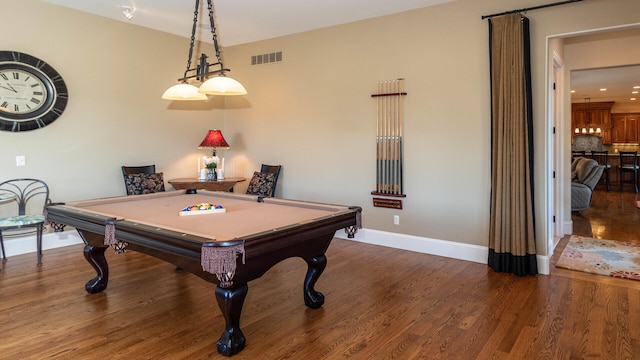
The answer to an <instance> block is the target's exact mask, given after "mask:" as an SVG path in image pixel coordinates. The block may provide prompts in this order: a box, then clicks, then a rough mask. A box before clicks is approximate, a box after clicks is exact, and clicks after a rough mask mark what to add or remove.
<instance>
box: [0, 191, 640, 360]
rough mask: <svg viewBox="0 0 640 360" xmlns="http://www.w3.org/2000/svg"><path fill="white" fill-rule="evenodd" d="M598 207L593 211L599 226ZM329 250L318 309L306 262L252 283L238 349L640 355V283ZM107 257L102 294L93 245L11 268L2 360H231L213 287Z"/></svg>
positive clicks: (297, 354) (370, 354)
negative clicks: (87, 252) (306, 299)
mask: <svg viewBox="0 0 640 360" xmlns="http://www.w3.org/2000/svg"><path fill="white" fill-rule="evenodd" d="M610 197H611V199H614V198H615V196H614V195H613V194H612V195H611V196H610ZM623 198H626V196H624V195H623ZM595 201H598V202H599V201H600V199H599V198H594V202H595ZM602 201H604V202H606V201H609V200H606V201H605V200H602ZM611 201H614V200H611ZM596 211H598V210H597V209H596V208H595V207H594V208H593V210H592V211H591V209H590V211H585V212H584V213H583V214H582V215H581V216H583V217H584V218H585V219H587V220H588V221H589V222H590V223H591V226H592V227H593V225H594V223H597V222H596V221H595V217H591V218H590V216H591V215H592V214H591V213H592V212H593V213H595V212H596ZM634 213H635V214H636V216H637V211H634ZM594 216H595V215H594ZM598 221H604V220H598ZM603 226H604V225H598V226H596V230H594V231H595V232H596V233H599V232H600V231H603V232H604V234H605V235H606V236H607V237H608V236H609V234H613V233H609V232H608V230H606V231H605V230H598V229H600V227H603ZM627 227H628V228H629V227H631V226H627ZM634 227H636V228H637V225H635V226H634ZM604 228H607V226H604ZM585 229H586V226H585ZM607 229H608V228H607ZM612 231H613V230H612ZM620 231H622V232H624V231H627V233H628V235H629V236H631V235H632V232H634V231H638V230H637V229H634V230H632V229H628V230H620ZM558 255H559V253H556V255H555V256H554V259H555V258H557V256H558ZM327 257H328V265H327V268H326V270H325V272H324V274H323V275H322V277H320V280H319V281H318V284H317V286H316V288H317V289H318V290H320V291H322V292H323V293H324V294H325V296H326V302H325V304H324V306H323V307H322V308H320V309H318V310H311V309H308V308H306V307H305V306H304V303H303V298H302V291H301V290H302V281H303V278H304V272H305V271H306V264H305V263H304V262H303V261H302V260H301V259H297V258H295V259H288V260H286V261H284V262H282V263H280V264H278V265H277V266H275V267H274V268H273V269H271V270H270V271H269V272H267V273H266V274H265V275H264V276H263V277H262V278H260V279H258V280H256V281H253V282H251V283H249V293H248V295H247V299H246V301H245V306H244V310H243V314H242V323H241V325H242V329H243V332H244V334H245V336H246V337H247V347H246V348H245V349H244V350H243V351H242V352H241V353H239V354H238V355H235V356H234V357H233V358H235V359H456V360H459V359H584V358H589V359H616V360H618V359H640V326H639V324H640V282H636V281H631V280H624V279H614V278H607V277H604V276H595V275H588V274H583V273H579V272H575V271H569V270H564V269H556V268H553V269H552V272H551V275H549V276H544V275H539V276H534V277H517V276H513V275H509V274H501V273H495V272H494V271H492V270H490V269H489V268H488V267H487V266H486V265H484V264H478V263H472V262H465V261H460V260H454V259H448V258H444V257H437V256H431V255H425V254H420V253H414V252H409V251H403V250H397V249H391V248H385V247H380V246H374V245H368V244H362V243H358V242H354V241H347V240H341V239H335V240H334V241H333V243H332V245H331V246H330V247H329V251H328V253H327ZM107 259H108V261H109V263H110V275H111V278H110V283H109V288H108V289H107V290H106V291H105V292H103V293H100V294H95V295H90V294H88V293H86V292H85V290H84V283H85V282H86V281H87V280H88V279H89V278H91V277H93V276H94V275H95V273H94V272H93V269H92V268H91V266H90V265H89V264H88V263H87V262H86V261H85V259H84V257H83V255H82V246H78V245H75V246H70V247H66V248H60V249H55V250H47V251H45V254H44V258H43V262H44V264H43V266H42V267H40V268H38V267H36V264H35V263H36V261H35V255H34V254H27V255H19V256H14V257H11V258H9V261H8V262H6V263H4V264H2V267H1V270H0V338H1V341H0V358H2V359H97V358H102V359H222V358H224V357H223V356H221V355H219V354H218V353H217V352H216V349H215V341H216V340H217V339H218V337H219V336H220V333H221V331H222V330H223V324H224V320H223V318H222V316H221V314H220V311H219V309H218V307H217V304H216V301H215V298H214V286H213V284H210V283H207V282H205V281H203V280H201V279H199V278H197V277H196V276H194V275H191V274H189V273H186V272H184V271H180V270H176V269H175V267H174V266H172V265H170V264H167V263H164V262H162V261H160V260H157V259H155V258H152V257H149V256H146V255H142V254H139V253H135V252H127V253H125V254H120V255H115V254H113V253H112V252H111V251H108V254H107Z"/></svg>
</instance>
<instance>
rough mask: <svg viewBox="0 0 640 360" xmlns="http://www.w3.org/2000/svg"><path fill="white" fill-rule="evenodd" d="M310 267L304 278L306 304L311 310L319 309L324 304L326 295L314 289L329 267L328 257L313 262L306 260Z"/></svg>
mask: <svg viewBox="0 0 640 360" xmlns="http://www.w3.org/2000/svg"><path fill="white" fill-rule="evenodd" d="M305 261H306V262H307V265H308V269H307V275H306V276H305V278H304V289H303V290H304V304H305V305H307V307H310V308H311V309H318V308H320V307H321V306H322V304H324V295H323V294H322V293H321V292H318V291H316V290H315V289H314V286H315V285H316V282H317V281H318V279H319V278H320V275H322V272H323V271H324V268H325V267H327V257H326V256H324V255H320V256H316V257H314V258H312V259H311V260H305Z"/></svg>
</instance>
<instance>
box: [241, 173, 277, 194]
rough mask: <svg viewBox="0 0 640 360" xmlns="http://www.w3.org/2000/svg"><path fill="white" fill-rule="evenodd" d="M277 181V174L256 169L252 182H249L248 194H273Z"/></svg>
mask: <svg viewBox="0 0 640 360" xmlns="http://www.w3.org/2000/svg"><path fill="white" fill-rule="evenodd" d="M275 181H276V175H275V174H272V173H263V172H258V171H254V172H253V177H252V178H251V182H249V186H248V187H247V194H252V195H262V196H271V195H272V194H271V191H272V189H273V184H274V182H275Z"/></svg>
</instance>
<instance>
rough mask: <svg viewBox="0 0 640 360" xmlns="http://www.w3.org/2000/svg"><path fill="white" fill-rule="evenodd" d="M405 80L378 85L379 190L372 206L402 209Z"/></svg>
mask: <svg viewBox="0 0 640 360" xmlns="http://www.w3.org/2000/svg"><path fill="white" fill-rule="evenodd" d="M406 95H407V93H406V92H404V79H397V80H385V81H378V82H377V86H376V93H375V94H373V95H371V97H372V98H375V99H376V189H375V190H374V191H372V192H371V195H374V196H384V198H382V197H374V198H373V206H376V207H386V208H392V209H402V200H401V199H398V198H401V197H406V195H404V193H403V189H402V182H403V175H402V170H403V169H402V165H403V157H404V154H403V131H404V106H403V97H404V96H406Z"/></svg>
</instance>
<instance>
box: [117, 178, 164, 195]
mask: <svg viewBox="0 0 640 360" xmlns="http://www.w3.org/2000/svg"><path fill="white" fill-rule="evenodd" d="M124 184H125V186H126V188H127V195H141V194H151V193H155V192H162V191H164V176H163V173H161V172H160V173H154V174H143V173H140V174H127V175H125V176H124Z"/></svg>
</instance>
